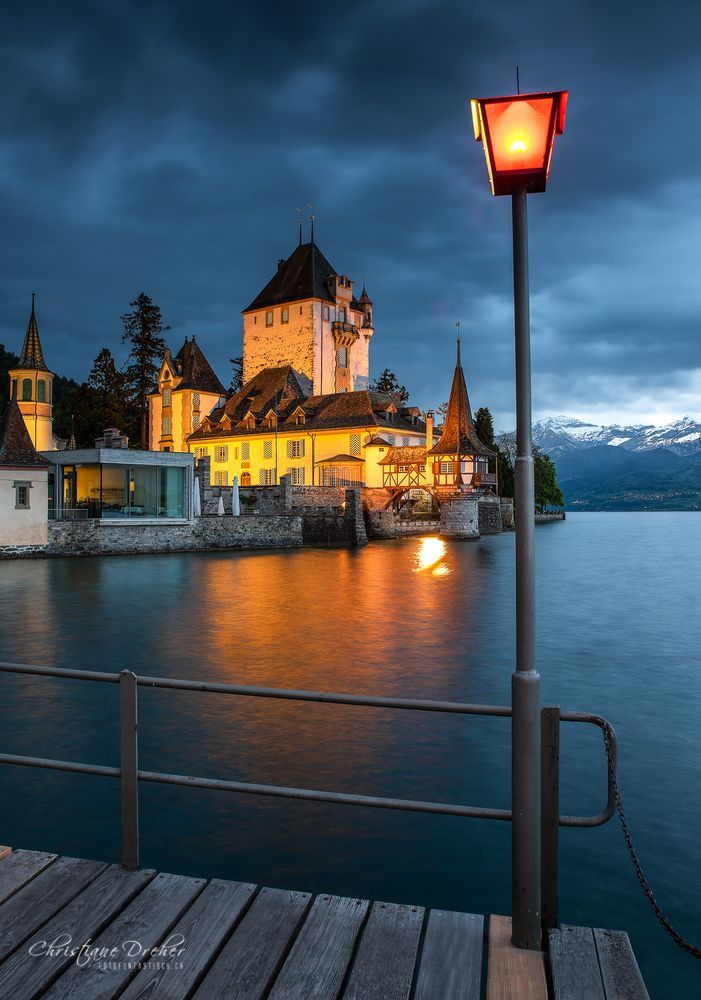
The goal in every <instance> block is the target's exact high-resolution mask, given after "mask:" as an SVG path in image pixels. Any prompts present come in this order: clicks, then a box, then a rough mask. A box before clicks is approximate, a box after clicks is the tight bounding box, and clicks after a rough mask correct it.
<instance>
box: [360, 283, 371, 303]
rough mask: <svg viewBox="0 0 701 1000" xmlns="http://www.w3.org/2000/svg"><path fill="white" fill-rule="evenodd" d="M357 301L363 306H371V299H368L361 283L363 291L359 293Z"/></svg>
mask: <svg viewBox="0 0 701 1000" xmlns="http://www.w3.org/2000/svg"><path fill="white" fill-rule="evenodd" d="M358 301H359V302H361V303H362V304H363V305H369V306H371V305H372V299H371V298H370V296H369V295H368V293H367V291H366V289H365V282H363V290H362V292H361V293H360V299H359V300H358Z"/></svg>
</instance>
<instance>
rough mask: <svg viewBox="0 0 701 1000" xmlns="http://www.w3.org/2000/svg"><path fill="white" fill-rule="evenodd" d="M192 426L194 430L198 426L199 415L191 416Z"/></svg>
mask: <svg viewBox="0 0 701 1000" xmlns="http://www.w3.org/2000/svg"><path fill="white" fill-rule="evenodd" d="M192 426H193V428H194V429H195V430H197V428H198V427H199V426H200V415H199V413H193V415H192Z"/></svg>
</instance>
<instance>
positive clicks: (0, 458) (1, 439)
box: [0, 399, 49, 466]
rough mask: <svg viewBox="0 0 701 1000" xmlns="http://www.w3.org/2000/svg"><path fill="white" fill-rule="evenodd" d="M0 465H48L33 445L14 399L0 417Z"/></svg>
mask: <svg viewBox="0 0 701 1000" xmlns="http://www.w3.org/2000/svg"><path fill="white" fill-rule="evenodd" d="M0 465H33V466H37V465H49V462H48V461H47V460H46V459H45V458H44V457H43V456H42V455H40V454H39V453H38V451H37V450H36V448H35V447H34V445H33V443H32V439H31V438H30V436H29V431H28V430H27V425H26V424H25V422H24V417H23V416H22V414H21V413H20V408H19V406H18V405H17V403H16V401H15V400H14V399H13V400H11V401H10V402H9V403H8V404H7V407H6V409H5V412H4V413H3V415H2V416H1V417H0Z"/></svg>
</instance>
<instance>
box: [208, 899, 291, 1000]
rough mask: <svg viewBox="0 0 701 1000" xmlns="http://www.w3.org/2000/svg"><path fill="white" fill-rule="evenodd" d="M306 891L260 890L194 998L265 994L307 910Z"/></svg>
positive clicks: (242, 999)
mask: <svg viewBox="0 0 701 1000" xmlns="http://www.w3.org/2000/svg"><path fill="white" fill-rule="evenodd" d="M310 902H311V896H310V895H309V893H307V892H288V891H287V890H284V889H266V888H264V889H261V890H260V892H259V893H258V895H257V896H256V898H255V901H254V902H253V905H252V906H251V908H250V910H248V912H247V913H246V916H245V917H244V918H243V920H242V921H241V923H240V924H239V926H238V927H237V929H236V930H235V931H234V934H233V936H232V937H231V938H230V939H229V941H228V942H227V943H226V945H225V946H224V948H223V950H222V953H221V954H220V955H219V957H218V958H217V960H216V961H215V963H214V965H213V966H212V968H211V969H210V970H209V972H208V973H207V975H206V976H205V978H204V980H203V981H202V984H201V985H200V988H199V990H198V991H197V993H196V994H195V1000H257V998H259V997H262V996H265V995H266V993H267V990H268V989H269V987H270V984H271V983H272V982H273V981H274V979H275V977H276V975H277V974H278V972H279V970H280V967H281V966H282V963H283V961H284V960H285V957H286V955H287V952H288V949H289V947H290V944H291V942H292V941H293V940H294V937H295V934H296V933H297V929H298V927H299V925H300V924H301V922H302V920H303V919H304V916H305V914H306V913H307V911H308V909H309V904H310Z"/></svg>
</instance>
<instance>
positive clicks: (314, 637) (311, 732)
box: [0, 513, 701, 1000]
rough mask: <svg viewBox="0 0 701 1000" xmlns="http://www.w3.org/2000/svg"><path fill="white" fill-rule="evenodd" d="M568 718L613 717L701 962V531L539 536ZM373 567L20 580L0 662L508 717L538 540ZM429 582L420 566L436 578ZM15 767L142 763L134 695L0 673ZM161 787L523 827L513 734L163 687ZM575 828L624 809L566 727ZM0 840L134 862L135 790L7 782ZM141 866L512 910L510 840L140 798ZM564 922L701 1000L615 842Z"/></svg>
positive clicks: (677, 516)
mask: <svg viewBox="0 0 701 1000" xmlns="http://www.w3.org/2000/svg"><path fill="white" fill-rule="evenodd" d="M536 543H537V560H538V654H539V669H540V672H541V675H542V679H543V701H544V703H550V704H560V705H561V706H562V707H563V708H568V709H576V710H582V711H592V712H597V713H600V714H602V715H605V716H606V717H607V718H608V719H609V720H610V721H611V722H612V723H613V724H614V726H615V727H616V730H617V733H618V737H619V742H620V778H621V788H622V794H623V799H624V804H625V807H626V809H627V811H628V814H629V818H630V823H631V827H632V830H633V834H634V838H635V841H636V844H637V846H638V849H639V852H640V855H641V858H642V861H643V864H644V867H645V869H646V872H647V874H648V878H649V880H650V882H651V883H652V886H653V889H654V891H655V893H656V894H657V897H658V899H659V901H660V902H661V904H662V905H663V907H664V908H665V909H666V910H667V912H668V914H669V916H670V917H671V919H672V922H673V923H674V924H675V925H676V926H677V927H678V929H679V930H680V931H682V932H684V933H686V934H687V936H689V937H690V938H692V939H693V940H694V942H695V943H697V944H698V942H699V940H700V939H701V921H700V919H699V909H700V908H699V899H700V898H701V865H699V860H698V857H699V853H698V845H699V844H700V843H701V808H700V804H699V803H700V798H699V788H700V787H701V748H700V745H699V743H700V741H699V709H700V706H701V670H700V664H699V660H700V657H701V652H700V651H701V590H700V589H699V565H700V564H701V517H699V515H698V514H694V513H631V514H617V513H602V514H596V513H592V514H572V515H568V519H567V521H565V522H558V523H554V524H547V525H541V526H539V527H538V529H537V532H536ZM433 544H435V543H425V542H422V541H421V540H419V539H410V540H405V541H399V542H376V543H373V544H371V545H369V546H368V547H367V548H364V549H362V550H360V551H357V552H356V551H348V550H342V551H322V550H302V551H290V552H271V553H259V554H248V553H240V554H219V553H217V554H201V555H200V554H197V555H196V554H188V555H167V556H141V557H112V558H102V559H97V558H96V559H80V560H78V559H76V560H69V559H65V560H58V559H56V560H36V561H22V562H4V563H0V656H1V657H2V659H5V660H12V661H19V662H25V663H36V664H47V665H53V666H62V667H75V668H80V669H98V670H106V671H118V670H120V669H123V668H125V667H128V668H130V669H132V670H134V671H135V672H137V673H145V674H149V673H150V674H159V675H165V676H172V677H192V678H206V679H209V680H214V681H222V682H231V683H234V682H236V683H244V684H259V685H271V686H278V687H300V688H318V689H326V690H336V691H345V692H354V693H373V694H385V695H400V696H416V697H428V698H441V699H457V700H462V701H472V702H487V703H495V704H508V701H509V692H510V675H511V671H512V669H513V658H514V613H513V600H514V587H513V577H514V572H513V561H514V536H513V534H506V535H501V536H496V537H488V538H484V539H481V540H480V541H477V542H462V543H457V542H450V543H448V545H447V547H446V550H445V553H444V555H443V556H442V558H441V559H440V560H439V561H438V563H436V564H434V565H432V566H425V565H423V564H425V563H428V562H430V558H431V557H432V556H433V555H439V554H440V553H434V554H432V552H431V545H433ZM422 566H423V568H422ZM0 691H1V692H2V746H1V748H0V749H1V750H2V751H3V752H7V753H24V754H31V755H35V756H54V757H59V758H64V759H72V760H79V761H87V762H90V763H103V764H108V765H112V766H118V764H119V740H118V719H117V713H118V697H117V694H118V693H117V689H116V686H112V685H99V684H84V683H79V682H77V681H69V680H62V681H58V680H48V679H42V678H28V677H27V678H25V677H21V676H18V675H0ZM139 710H140V736H139V738H140V752H141V766H142V768H144V769H146V770H165V771H174V772H181V773H189V774H195V775H203V776H216V777H222V778H231V779H239V780H249V781H260V782H266V783H271V784H290V785H302V786H309V787H317V788H329V789H342V790H347V791H352V792H361V793H367V794H380V795H393V796H399V797H406V798H425V799H431V800H441V799H442V800H445V801H452V802H464V803H469V804H478V805H484V806H492V807H496V808H500V807H501V808H508V806H509V756H510V749H509V722H508V720H503V719H494V718H492V719H490V718H486V719H480V718H469V717H464V718H460V717H455V718H452V717H447V716H440V715H435V716H432V715H429V714H423V713H402V712H388V711H385V710H377V709H364V708H352V707H343V706H326V705H309V704H294V703H284V702H283V703H276V702H272V701H267V700H266V701H261V700H257V699H239V698H231V697H224V696H217V695H208V694H199V693H183V692H173V691H147V690H144V689H143V688H141V689H140V709H139ZM562 743H563V746H562V751H563V765H562V766H563V771H562V783H563V791H562V810H563V812H567V813H579V814H585V813H593V812H598V811H599V809H600V808H601V807H602V806H603V803H604V801H605V790H606V770H605V761H604V755H603V748H602V741H601V736H600V733H599V731H598V730H595V729H594V728H593V727H589V726H575V725H572V724H563V726H562ZM0 795H2V802H3V806H4V808H3V820H2V829H1V830H0V841H1V842H3V843H9V844H14V845H16V846H22V847H27V848H35V849H41V850H51V851H55V852H58V853H62V854H73V855H80V856H83V857H95V858H102V859H111V860H118V858H119V801H118V787H117V783H116V782H114V781H113V780H111V779H107V778H97V777H88V776H85V775H68V774H61V773H59V772H48V771H38V770H33V769H28V768H14V767H5V768H2V769H0ZM140 796H141V799H140V807H141V833H142V841H141V845H142V864H144V865H146V866H153V867H158V868H159V869H160V870H164V871H175V872H183V873H189V874H200V875H206V876H222V877H227V878H234V879H241V880H247V881H254V882H265V883H267V884H269V885H274V886H283V887H293V888H298V889H307V890H312V891H319V890H325V891H332V892H336V893H340V894H347V895H363V896H369V897H371V898H375V899H387V900H396V901H400V902H401V901H403V902H412V903H425V904H429V905H432V906H437V907H445V908H452V909H460V910H467V911H472V912H477V913H489V912H496V913H506V912H508V911H509V908H510V848H509V837H510V824H507V823H498V822H485V821H477V820H470V819H459V818H452V817H432V816H423V815H418V814H417V815H414V814H410V813H397V812H390V811H386V810H373V809H357V808H352V807H349V806H329V805H324V804H321V803H310V802H296V801H285V800H275V799H262V798H258V797H253V796H238V795H232V794H230V793H224V792H215V791H203V790H197V789H178V788H176V787H168V786H157V785H146V784H144V785H142V787H141V789H140ZM561 918H562V920H563V921H564V922H567V923H575V924H584V925H590V926H607V927H616V928H624V929H626V930H628V931H629V933H630V935H631V939H632V941H633V946H634V948H635V951H636V955H637V957H638V960H639V962H640V965H641V967H642V970H643V974H644V976H645V978H646V981H647V984H648V987H649V989H650V992H651V995H652V996H653V998H668V997H674V998H679V1000H685V998H692V997H698V996H699V995H700V992H701V990H700V988H699V982H700V980H701V977H699V964H698V962H697V961H695V960H694V959H692V958H691V957H689V956H687V955H685V954H684V953H683V952H681V951H680V950H679V949H677V948H676V946H675V945H674V944H673V943H672V942H671V940H670V939H669V938H668V937H667V936H666V935H665V934H664V932H663V931H662V929H661V928H660V927H659V926H658V925H657V924H656V922H655V919H654V916H653V914H652V912H651V910H650V909H649V907H648V904H647V902H646V900H645V898H644V897H643V894H642V892H641V890H640V889H639V887H638V884H637V882H636V879H635V876H634V873H633V869H632V866H631V864H630V861H629V859H628V856H627V853H626V849H625V845H624V841H623V837H622V835H621V831H620V829H619V827H618V825H617V821H616V820H615V819H614V820H612V821H611V822H610V823H609V824H608V825H607V826H605V827H603V828H598V829H594V830H570V829H565V830H563V831H562V839H561Z"/></svg>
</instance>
